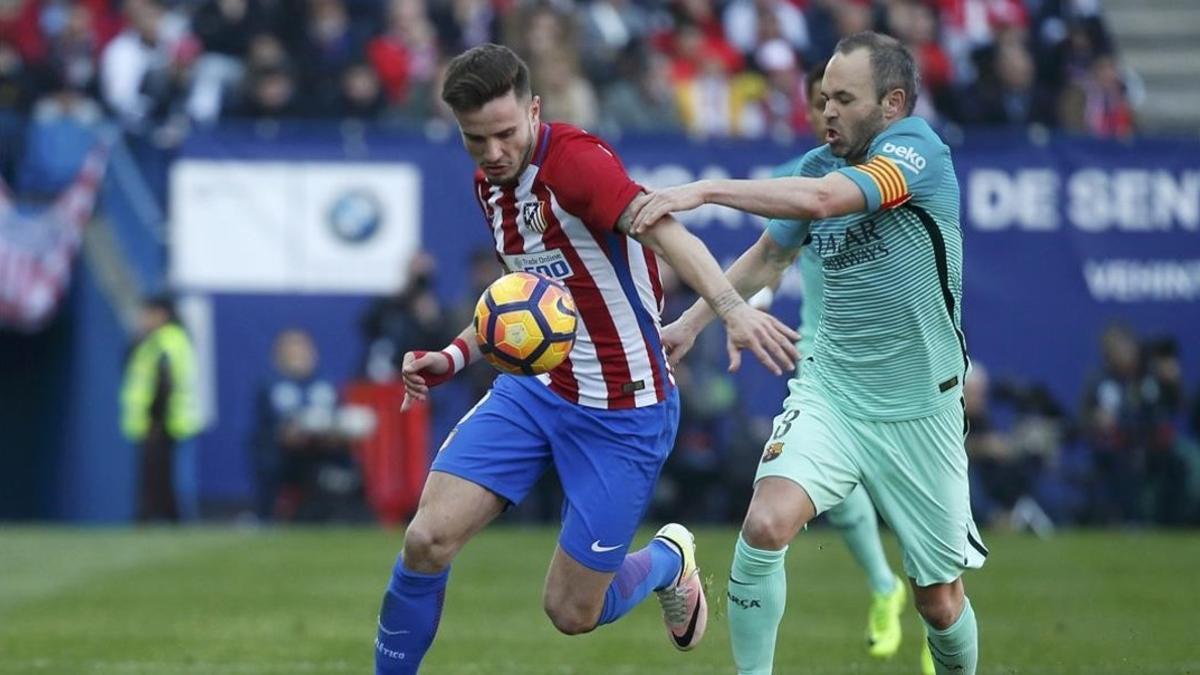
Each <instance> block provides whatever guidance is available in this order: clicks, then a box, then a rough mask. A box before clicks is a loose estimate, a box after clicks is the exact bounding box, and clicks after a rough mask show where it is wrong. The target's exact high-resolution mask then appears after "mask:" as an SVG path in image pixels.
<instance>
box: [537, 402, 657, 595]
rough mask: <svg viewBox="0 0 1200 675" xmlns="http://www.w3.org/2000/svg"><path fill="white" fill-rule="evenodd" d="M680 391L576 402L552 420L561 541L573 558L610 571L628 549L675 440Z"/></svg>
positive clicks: (560, 544)
mask: <svg viewBox="0 0 1200 675" xmlns="http://www.w3.org/2000/svg"><path fill="white" fill-rule="evenodd" d="M678 426H679V394H678V392H677V391H676V390H672V391H671V393H670V394H669V395H668V397H667V399H666V400H664V401H662V402H661V403H658V404H656V405H652V406H647V407H643V408H634V409H628V410H598V409H591V408H584V407H582V406H575V407H574V408H573V409H572V410H569V411H566V414H564V415H563V416H562V417H560V418H559V419H558V420H557V427H556V429H555V434H554V439H553V441H552V445H553V453H554V465H555V467H556V468H557V469H558V477H559V480H560V481H561V482H562V486H563V494H564V496H565V498H566V499H565V502H564V504H563V523H562V532H561V533H560V534H559V540H558V542H559V546H561V547H562V550H563V551H564V552H565V553H566V554H567V555H568V556H570V557H571V558H573V559H574V560H575V561H576V562H578V563H580V564H581V565H583V566H584V567H586V568H588V569H591V570H595V571H598V572H612V571H614V570H616V569H617V567H619V566H620V565H621V561H622V560H624V558H625V555H626V554H627V553H629V546H630V543H631V542H632V541H633V536H634V533H635V532H636V531H637V528H638V525H639V524H640V523H641V521H642V517H643V516H644V515H645V512H646V508H647V507H648V506H649V505H650V500H651V498H652V497H653V494H654V485H655V483H656V482H657V481H658V475H659V472H660V471H661V470H662V465H663V463H664V462H665V461H666V459H667V456H668V455H669V454H670V453H671V448H672V447H673V446H674V444H675V432H676V430H677V429H678Z"/></svg>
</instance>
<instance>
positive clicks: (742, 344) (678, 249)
mask: <svg viewBox="0 0 1200 675" xmlns="http://www.w3.org/2000/svg"><path fill="white" fill-rule="evenodd" d="M646 198H647V197H646V195H639V196H638V197H635V198H634V199H633V201H632V202H630V204H629V206H627V207H626V209H625V212H624V213H622V214H621V217H620V219H619V220H618V222H617V228H618V229H620V230H621V231H623V232H626V233H628V232H629V228H630V226H631V224H632V221H633V213H634V212H635V210H636V209H637V208H638V206H639V204H640V202H642V201H644V200H645V199H646ZM638 241H640V242H641V243H643V244H645V245H646V246H649V247H650V248H651V249H652V250H653V251H654V252H655V253H658V254H659V255H661V256H662V257H663V258H664V259H666V261H667V263H668V264H670V265H671V267H672V268H674V269H675V271H676V273H678V274H679V278H680V279H682V280H683V281H684V283H686V284H687V285H688V286H691V287H692V289H693V290H695V291H696V292H697V293H699V294H700V297H701V298H703V299H704V300H705V302H707V303H708V305H709V307H710V308H711V309H712V312H713V314H714V315H715V316H719V317H720V318H721V319H722V320H723V321H724V322H725V325H726V328H727V329H728V331H729V336H730V341H731V343H732V345H733V347H732V348H731V349H730V353H729V356H730V368H731V369H736V368H737V366H738V364H739V363H740V355H739V351H738V350H740V349H749V350H750V351H752V352H753V353H754V355H755V356H756V357H758V360H759V361H762V363H763V365H764V366H766V367H767V369H769V370H770V371H771V372H773V373H775V374H776V375H781V374H783V373H784V372H787V371H790V370H791V369H792V368H794V367H795V365H796V362H797V361H798V360H799V358H800V355H799V353H798V352H797V351H796V346H795V341H796V340H797V339H799V336H798V335H796V332H795V331H794V330H792V329H791V328H788V327H787V326H786V325H785V324H784V323H783V322H781V321H779V320H778V319H776V318H775V317H773V316H771V315H770V314H768V313H766V312H760V311H759V310H756V309H754V308H752V307H750V305H748V304H747V303H746V301H745V299H744V298H743V297H742V296H741V295H740V294H739V293H738V291H737V289H735V288H734V287H733V286H732V285H731V284H730V283H729V280H728V279H726V278H725V275H724V274H723V273H722V272H721V266H720V265H719V264H717V261H716V259H715V258H713V257H712V253H710V252H709V250H708V248H707V247H705V246H704V243H703V242H701V241H700V240H699V239H697V238H696V236H695V235H693V234H692V233H690V232H688V231H687V229H686V228H684V227H683V225H681V224H679V222H678V221H676V220H675V219H674V218H664V222H662V223H659V224H658V226H657V227H656V228H655V229H654V230H652V231H650V232H648V233H647V234H646V235H645V236H642V237H639V238H638Z"/></svg>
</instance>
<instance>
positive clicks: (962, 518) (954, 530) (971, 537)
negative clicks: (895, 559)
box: [864, 406, 987, 586]
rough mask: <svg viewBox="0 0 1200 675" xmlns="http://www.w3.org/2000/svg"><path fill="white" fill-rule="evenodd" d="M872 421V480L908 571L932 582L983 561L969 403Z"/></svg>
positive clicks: (920, 581)
mask: <svg viewBox="0 0 1200 675" xmlns="http://www.w3.org/2000/svg"><path fill="white" fill-rule="evenodd" d="M864 424H866V425H868V427H869V429H868V430H867V433H869V435H870V441H869V442H868V444H867V445H866V447H865V458H864V471H865V476H864V481H865V483H866V486H867V489H868V491H869V492H870V494H871V498H872V499H873V500H874V502H875V505H876V506H877V507H878V508H879V512H880V514H882V515H883V518H884V520H886V521H887V522H888V525H890V526H891V528H892V530H893V531H894V532H895V534H896V538H897V539H898V540H899V541H900V547H901V549H902V550H903V553H904V570H905V572H906V573H907V574H908V576H909V577H910V578H912V579H913V580H914V581H915V583H916V584H917V585H918V586H932V585H934V584H946V583H951V582H953V581H954V580H955V579H957V578H959V577H960V576H962V573H963V571H965V570H966V569H971V568H978V567H981V566H982V565H983V562H984V559H985V558H986V557H987V548H985V547H984V545H983V540H982V539H981V538H980V536H979V532H978V530H977V529H976V528H975V522H974V519H973V518H972V514H971V496H970V488H969V484H968V479H967V455H966V449H965V448H964V446H963V421H962V410H961V408H959V407H958V406H949V407H948V408H945V409H943V410H942V411H940V412H939V413H938V414H936V415H932V416H929V417H925V418H921V419H917V420H908V421H903V422H870V423H864Z"/></svg>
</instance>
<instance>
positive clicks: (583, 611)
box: [545, 598, 600, 635]
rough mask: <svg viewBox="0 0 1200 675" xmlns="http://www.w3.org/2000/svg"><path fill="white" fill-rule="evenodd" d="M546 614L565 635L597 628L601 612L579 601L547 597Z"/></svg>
mask: <svg viewBox="0 0 1200 675" xmlns="http://www.w3.org/2000/svg"><path fill="white" fill-rule="evenodd" d="M545 610H546V616H548V617H550V623H552V624H554V628H555V629H557V630H558V632H560V633H562V634H563V635H583V634H584V633H590V632H592V631H593V630H595V629H596V624H597V622H598V621H599V619H600V612H599V611H596V610H595V608H593V607H590V606H588V605H585V604H583V603H579V602H570V601H555V600H553V599H551V598H547V599H546V601H545Z"/></svg>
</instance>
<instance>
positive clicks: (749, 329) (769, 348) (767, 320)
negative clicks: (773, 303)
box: [724, 302, 800, 375]
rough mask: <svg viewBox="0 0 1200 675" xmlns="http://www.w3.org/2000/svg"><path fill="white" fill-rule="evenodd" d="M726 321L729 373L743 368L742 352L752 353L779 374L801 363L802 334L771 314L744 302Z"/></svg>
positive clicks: (733, 310)
mask: <svg viewBox="0 0 1200 675" xmlns="http://www.w3.org/2000/svg"><path fill="white" fill-rule="evenodd" d="M724 321H725V330H726V331H727V333H728V342H727V345H726V346H727V348H728V350H729V372H731V373H734V372H737V369H738V368H740V367H741V365H742V352H741V350H743V349H749V350H750V351H751V352H753V353H754V356H755V357H757V358H758V360H759V361H762V364H763V365H764V366H766V367H767V370H770V371H771V372H772V373H775V374H776V375H782V374H784V373H785V372H789V371H791V370H793V369H794V368H795V367H796V363H798V362H799V361H800V352H799V351H797V349H796V342H797V341H798V340H799V339H800V334H799V333H797V332H796V331H794V330H792V329H791V328H788V326H787V325H786V324H784V323H783V322H782V321H780V320H779V319H776V318H775V317H773V316H771V315H770V314H768V313H766V312H763V311H760V310H757V309H754V308H753V307H751V306H750V305H748V304H746V303H744V302H743V303H742V304H740V305H738V306H737V307H734V308H733V309H732V310H730V311H729V313H728V314H726V315H725V316H724Z"/></svg>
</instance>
